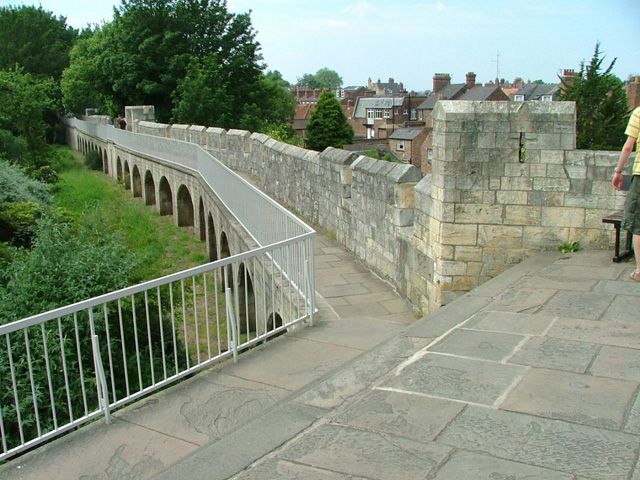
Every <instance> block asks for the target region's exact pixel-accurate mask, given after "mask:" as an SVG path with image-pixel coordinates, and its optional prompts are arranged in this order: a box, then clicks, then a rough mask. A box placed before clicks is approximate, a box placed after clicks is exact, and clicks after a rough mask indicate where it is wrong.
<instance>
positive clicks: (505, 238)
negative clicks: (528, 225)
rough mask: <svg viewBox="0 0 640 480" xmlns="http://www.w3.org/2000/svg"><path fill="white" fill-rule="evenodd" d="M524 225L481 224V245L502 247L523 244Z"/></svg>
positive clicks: (479, 239)
mask: <svg viewBox="0 0 640 480" xmlns="http://www.w3.org/2000/svg"><path fill="white" fill-rule="evenodd" d="M522 232H523V227H510V226H504V225H479V226H478V245H479V246H487V245H488V246H498V245H499V246H500V247H501V248H514V247H516V248H517V247H521V246H522Z"/></svg>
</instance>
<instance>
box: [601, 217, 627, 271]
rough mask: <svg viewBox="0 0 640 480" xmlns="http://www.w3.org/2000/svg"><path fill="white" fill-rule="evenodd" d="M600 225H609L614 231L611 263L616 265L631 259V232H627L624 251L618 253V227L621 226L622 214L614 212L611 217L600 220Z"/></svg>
mask: <svg viewBox="0 0 640 480" xmlns="http://www.w3.org/2000/svg"><path fill="white" fill-rule="evenodd" d="M602 223H610V224H612V225H613V228H615V230H616V244H615V251H614V253H615V254H614V256H613V261H614V262H617V263H618V262H621V261H623V260H626V259H627V258H629V257H631V256H632V255H633V248H632V247H631V241H632V239H633V235H631V232H627V238H626V240H625V244H624V251H623V252H622V253H620V225H621V224H622V212H614V213H612V214H611V215H608V216H606V217H604V218H603V219H602Z"/></svg>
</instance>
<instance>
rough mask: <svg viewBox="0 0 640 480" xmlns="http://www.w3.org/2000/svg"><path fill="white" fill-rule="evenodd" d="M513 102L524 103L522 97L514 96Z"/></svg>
mask: <svg viewBox="0 0 640 480" xmlns="http://www.w3.org/2000/svg"><path fill="white" fill-rule="evenodd" d="M513 101H514V102H524V95H514V96H513Z"/></svg>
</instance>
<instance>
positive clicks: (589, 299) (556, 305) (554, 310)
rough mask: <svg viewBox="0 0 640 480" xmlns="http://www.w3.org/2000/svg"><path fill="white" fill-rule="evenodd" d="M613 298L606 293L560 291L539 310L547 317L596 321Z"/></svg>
mask: <svg viewBox="0 0 640 480" xmlns="http://www.w3.org/2000/svg"><path fill="white" fill-rule="evenodd" d="M613 298H614V296H613V295H611V294H607V293H594V292H571V291H561V292H558V294H557V295H556V296H555V297H553V298H552V299H551V300H549V302H548V303H547V304H546V305H545V306H544V308H543V309H542V310H541V312H542V313H545V314H547V315H557V316H559V317H568V318H580V319H584V320H598V319H599V318H600V317H601V316H602V314H603V313H604V312H605V311H606V310H607V308H609V306H610V305H611V302H612V301H613Z"/></svg>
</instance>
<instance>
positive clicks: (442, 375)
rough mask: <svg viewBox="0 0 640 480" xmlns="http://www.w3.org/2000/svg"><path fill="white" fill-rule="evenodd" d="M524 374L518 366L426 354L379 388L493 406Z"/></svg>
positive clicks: (523, 369)
mask: <svg viewBox="0 0 640 480" xmlns="http://www.w3.org/2000/svg"><path fill="white" fill-rule="evenodd" d="M526 370H527V368H526V367H523V366H520V365H506V364H503V363H498V362H490V361H485V360H473V359H468V358H460V357H456V356H450V355H442V354H433V353H427V354H426V355H424V356H422V357H420V358H418V359H415V360H412V361H411V362H410V363H408V364H406V366H404V367H403V368H402V369H401V370H398V371H397V373H396V375H395V376H394V377H393V378H390V379H388V380H387V381H385V382H384V383H382V385H381V386H382V387H385V388H392V389H397V390H401V391H406V392H413V393H421V394H424V395H427V396H433V397H437V398H445V399H450V400H458V401H461V402H466V403H473V404H482V405H493V404H494V403H495V402H496V401H498V399H499V398H500V397H502V395H504V394H505V392H506V391H507V390H508V389H509V388H510V387H511V386H512V385H513V384H514V383H515V382H516V381H517V380H518V379H519V378H520V377H522V375H524V373H525V372H526Z"/></svg>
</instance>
